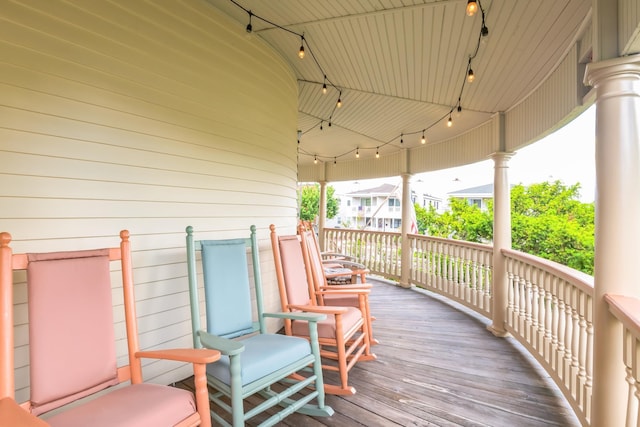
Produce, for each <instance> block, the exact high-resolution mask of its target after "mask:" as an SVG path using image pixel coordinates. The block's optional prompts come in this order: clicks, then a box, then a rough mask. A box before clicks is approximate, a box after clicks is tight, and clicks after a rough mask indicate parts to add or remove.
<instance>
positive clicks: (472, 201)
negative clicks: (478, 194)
mask: <svg viewBox="0 0 640 427" xmlns="http://www.w3.org/2000/svg"><path fill="white" fill-rule="evenodd" d="M467 203H469V205H471V206H473V205H476V206H477V207H478V208H482V199H467Z"/></svg>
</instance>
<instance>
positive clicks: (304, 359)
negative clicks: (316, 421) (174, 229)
mask: <svg viewBox="0 0 640 427" xmlns="http://www.w3.org/2000/svg"><path fill="white" fill-rule="evenodd" d="M186 231H187V265H188V275H189V292H190V297H191V319H192V327H193V341H194V346H195V347H196V348H201V347H205V348H210V349H216V350H219V351H220V352H221V353H222V357H221V358H220V360H219V361H218V362H216V363H213V364H210V365H208V366H207V383H208V384H209V386H210V388H211V390H212V391H210V393H209V399H210V400H211V402H212V403H213V404H214V405H212V410H211V416H212V418H213V419H214V420H216V421H217V422H218V423H220V424H222V425H226V426H229V425H233V426H234V427H240V426H243V425H245V423H246V422H247V420H249V419H251V418H253V417H254V416H256V415H258V414H261V413H263V412H264V411H266V410H268V409H270V408H273V407H275V409H278V412H277V413H275V414H273V412H274V411H270V412H269V414H271V415H269V416H268V417H267V414H263V416H262V417H263V418H265V417H267V418H266V419H265V420H264V421H263V422H261V423H260V426H271V425H274V424H276V423H278V422H280V421H282V420H283V419H284V418H285V417H286V416H288V415H290V414H292V413H294V412H300V413H303V414H306V415H311V416H331V415H332V414H333V409H331V407H329V406H326V405H325V402H324V400H325V396H324V387H323V379H322V364H321V360H320V348H319V344H318V331H317V322H318V321H321V320H324V318H325V315H324V314H320V315H318V314H315V313H302V312H300V313H264V312H263V306H262V288H261V279H260V261H259V258H258V245H257V240H256V227H255V226H253V225H252V226H251V234H250V237H248V238H240V239H227V240H201V241H198V240H194V236H193V228H192V227H191V226H189V227H187V229H186ZM196 252H201V260H202V274H199V271H198V269H197V264H198V263H197V257H196ZM247 253H251V264H252V268H253V271H252V273H253V274H252V276H253V280H252V281H253V285H254V289H255V305H256V307H255V309H254V307H253V304H252V299H251V294H252V292H251V286H250V277H251V276H250V274H249V259H248V256H247ZM198 277H202V279H203V288H204V301H205V309H206V329H205V330H203V329H201V327H200V320H201V317H200V310H199V306H200V300H199V297H198V287H199V285H198ZM266 317H273V318H282V319H284V318H292V319H298V320H306V321H308V323H309V334H310V335H309V336H310V337H311V339H310V340H306V339H304V338H299V337H291V336H286V335H280V334H272V333H267V332H266V326H265V318H266ZM256 318H257V320H255V321H254V319H256ZM238 338H242V339H238ZM276 383H278V384H277V386H275V384H276ZM272 386H274V387H273V388H272ZM276 389H277V390H278V392H276V391H275V390H276ZM253 395H256V396H260V397H262V398H261V399H259V400H258V401H259V403H258V404H257V405H253V403H254V399H252V405H247V407H252V408H251V409H249V410H247V411H246V412H245V409H244V408H245V405H244V400H245V399H246V398H248V397H249V396H253ZM314 400H315V404H314V403H313V402H312V401H314ZM276 405H280V406H276ZM215 407H219V408H222V409H223V410H224V411H226V412H227V413H228V414H230V416H231V419H232V423H233V424H230V423H229V422H228V421H227V420H228V418H229V417H228V416H227V417H226V419H225V417H223V415H224V413H221V414H219V413H216V411H215V410H214V409H215Z"/></svg>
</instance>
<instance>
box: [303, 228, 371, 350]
mask: <svg viewBox="0 0 640 427" xmlns="http://www.w3.org/2000/svg"><path fill="white" fill-rule="evenodd" d="M298 234H299V235H300V239H301V245H302V255H303V258H304V263H305V266H306V268H307V274H309V275H310V279H311V281H312V282H313V285H314V291H315V293H316V296H317V302H318V304H320V305H330V306H348V307H356V308H359V309H361V310H362V314H363V315H364V317H365V320H366V322H367V331H368V333H369V342H370V343H371V345H376V344H379V342H378V340H377V339H375V338H374V337H373V320H374V317H373V316H372V315H371V309H370V307H369V295H368V294H365V295H364V299H363V300H364V303H363V302H362V301H361V299H362V297H361V296H360V294H359V291H360V290H361V289H367V290H370V289H371V285H370V284H368V283H366V282H365V279H364V274H363V275H362V282H361V283H358V284H343V285H333V284H330V283H329V280H328V277H329V276H328V274H327V268H326V267H325V264H324V263H323V261H322V257H321V255H320V247H319V246H318V242H317V240H316V238H315V233H314V232H313V231H305V230H303V229H302V228H299V230H298ZM342 270H347V271H348V272H347V273H343V274H346V275H350V274H352V273H349V272H350V271H352V270H351V269H349V268H347V269H344V268H343V269H342ZM355 271H360V270H355ZM368 271H369V270H367V272H368ZM358 274H359V273H358ZM332 290H340V291H342V292H327V291H332ZM348 291H352V293H348ZM361 305H362V307H361Z"/></svg>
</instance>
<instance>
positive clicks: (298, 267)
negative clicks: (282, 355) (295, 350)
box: [270, 225, 376, 395]
mask: <svg viewBox="0 0 640 427" xmlns="http://www.w3.org/2000/svg"><path fill="white" fill-rule="evenodd" d="M270 229H271V246H272V249H273V258H274V262H275V267H276V276H277V279H278V288H279V290H280V301H281V304H282V310H283V311H286V312H311V313H324V314H326V315H327V318H326V319H325V320H323V321H321V322H318V335H319V342H320V349H321V355H322V357H323V365H322V368H323V369H324V370H325V372H335V373H337V374H338V377H339V384H328V383H329V380H328V378H327V376H326V375H325V391H326V392H327V393H330V394H339V395H348V394H354V393H355V392H356V390H355V388H354V387H352V386H350V385H349V381H348V380H349V371H350V370H351V368H353V366H354V365H355V364H356V363H357V362H358V361H367V360H374V359H375V358H376V356H375V355H374V354H372V353H371V350H370V342H369V333H368V330H367V322H366V321H365V314H363V313H364V312H366V309H365V297H366V295H367V294H368V293H369V290H368V289H360V290H357V291H346V292H347V293H351V294H352V293H354V292H356V293H357V294H358V296H359V299H360V306H359V308H356V307H346V306H335V307H334V306H322V305H319V304H318V302H317V297H316V291H315V289H314V285H313V280H312V278H311V275H310V274H311V273H310V272H308V271H307V269H306V267H305V263H304V258H303V250H302V246H301V241H300V236H298V235H290V236H278V235H277V234H276V230H275V226H274V225H271V226H270ZM320 293H321V294H322V295H325V296H326V295H328V294H344V293H345V291H342V290H323V291H321V292H320ZM285 333H286V334H287V335H293V336H302V337H307V332H306V322H305V321H300V320H293V321H290V320H287V319H285Z"/></svg>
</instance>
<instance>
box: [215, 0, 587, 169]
mask: <svg viewBox="0 0 640 427" xmlns="http://www.w3.org/2000/svg"><path fill="white" fill-rule="evenodd" d="M210 3H211V4H212V5H213V6H215V7H216V8H218V9H220V10H222V11H223V12H225V13H226V14H228V15H230V16H231V17H232V18H233V19H234V20H236V21H238V23H239V24H240V25H239V31H244V28H245V27H246V25H247V24H248V23H249V13H248V12H247V11H251V13H252V14H254V16H252V19H251V25H252V29H253V31H252V33H251V34H250V36H252V37H259V38H262V39H264V41H266V43H268V44H269V45H271V46H272V47H273V48H274V49H275V50H276V51H277V52H279V54H280V55H281V56H282V57H283V58H284V60H285V61H287V62H288V63H289V65H290V66H291V68H292V70H293V71H294V73H295V76H296V77H297V79H298V82H299V104H298V126H299V129H300V130H301V131H302V132H301V137H300V143H299V160H298V164H299V165H301V166H304V165H309V164H312V163H313V161H314V159H318V160H320V161H322V162H326V163H329V162H332V163H333V162H341V161H347V160H348V161H352V160H353V159H354V158H355V156H356V152H357V153H358V154H359V155H360V158H371V157H374V156H375V154H376V152H379V153H380V155H381V156H382V155H385V154H391V153H394V152H397V151H398V150H401V149H403V148H406V149H412V148H415V147H420V146H421V143H422V141H421V138H422V134H423V132H424V135H425V137H426V144H425V145H428V144H437V143H439V142H442V141H445V140H448V139H451V138H454V137H456V136H459V135H461V134H463V133H466V132H468V131H469V130H471V129H474V128H477V127H478V126H479V125H481V124H483V123H485V122H487V121H488V120H490V119H491V117H492V116H494V115H495V113H498V112H506V111H508V110H510V109H511V108H513V107H514V106H516V105H517V104H518V103H520V102H521V101H522V100H523V99H524V98H526V97H527V96H528V95H529V94H531V93H532V92H533V91H534V90H535V89H536V88H537V87H538V86H540V85H541V84H542V82H544V80H545V79H546V78H547V77H548V76H549V75H550V73H551V72H552V71H553V70H554V69H555V68H556V67H557V66H558V64H559V63H560V61H562V59H563V58H564V57H565V56H566V54H567V52H568V50H569V49H570V48H571V47H572V46H573V45H575V43H576V40H577V38H578V37H579V35H580V34H581V33H582V32H584V29H585V26H586V23H587V22H588V21H589V18H590V10H591V1H590V0H539V1H535V2H532V1H514V0H482V1H481V6H482V9H483V11H484V23H485V26H486V28H487V29H488V36H487V37H483V36H482V34H481V32H482V31H481V30H482V26H483V17H482V13H481V12H479V13H477V14H475V15H474V16H471V17H469V16H467V15H466V13H465V7H466V5H467V0H375V1H362V0H323V1H322V2H319V1H316V0H278V1H269V2H266V1H260V0H210ZM260 18H264V19H266V20H267V21H269V22H265V21H264V20H263V19H260ZM274 24H276V25H274ZM301 34H304V40H305V45H304V46H305V53H306V55H305V58H304V59H300V58H299V57H298V50H299V48H300V44H301V38H300V36H299V35H301ZM469 67H470V68H471V69H472V70H473V73H474V76H475V80H474V81H473V82H472V83H469V82H467V81H466V76H467V74H468V68H469ZM325 75H326V78H327V80H326V83H327V86H328V91H327V93H326V94H323V93H322V90H321V89H322V86H323V84H324V83H325ZM338 98H340V100H341V101H342V104H343V105H342V107H340V108H337V107H336V101H337V99H338ZM458 106H460V107H461V112H460V113H458ZM450 116H451V119H452V121H453V125H452V126H451V127H448V126H447V121H448V119H449V117H450Z"/></svg>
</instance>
